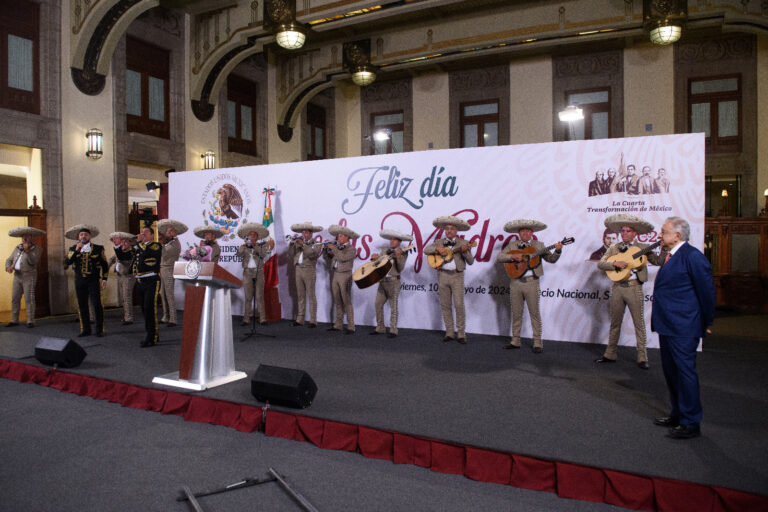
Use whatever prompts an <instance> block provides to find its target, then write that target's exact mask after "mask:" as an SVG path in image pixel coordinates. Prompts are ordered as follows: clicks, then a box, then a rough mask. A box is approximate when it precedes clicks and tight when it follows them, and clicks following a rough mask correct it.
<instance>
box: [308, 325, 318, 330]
mask: <svg viewBox="0 0 768 512" xmlns="http://www.w3.org/2000/svg"><path fill="white" fill-rule="evenodd" d="M307 327H309V328H310V329H314V328H315V327H317V324H309V325H308V326H307Z"/></svg>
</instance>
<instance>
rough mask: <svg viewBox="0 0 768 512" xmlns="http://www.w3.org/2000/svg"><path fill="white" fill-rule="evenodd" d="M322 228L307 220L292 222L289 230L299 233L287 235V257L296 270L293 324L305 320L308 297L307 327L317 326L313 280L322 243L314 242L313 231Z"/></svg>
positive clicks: (315, 278) (315, 279)
mask: <svg viewBox="0 0 768 512" xmlns="http://www.w3.org/2000/svg"><path fill="white" fill-rule="evenodd" d="M322 230H323V227H322V226H315V225H313V224H312V223H311V222H309V221H307V222H304V223H302V224H293V225H292V226H291V231H293V232H294V233H300V235H297V236H293V237H291V236H290V235H288V237H287V238H288V259H289V260H290V261H291V262H292V263H293V266H294V268H295V270H296V272H295V276H296V277H295V279H296V295H297V297H298V301H299V305H298V312H297V313H296V319H295V320H294V321H293V324H292V325H293V326H299V325H304V322H305V321H306V305H307V298H309V324H308V327H310V328H314V327H317V296H316V295H315V282H316V281H317V259H318V258H319V257H320V253H321V252H322V251H323V245H322V244H321V243H316V242H315V239H314V238H313V237H312V234H313V233H317V232H320V231H322Z"/></svg>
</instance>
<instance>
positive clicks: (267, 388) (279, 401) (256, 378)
mask: <svg viewBox="0 0 768 512" xmlns="http://www.w3.org/2000/svg"><path fill="white" fill-rule="evenodd" d="M251 394H252V395H253V396H254V397H255V398H256V400H258V401H259V402H269V403H270V404H275V405H283V406H286V407H295V408H299V409H304V408H305V407H309V405H310V404H311V403H312V400H314V399H315V395H316V394H317V385H316V384H315V381H313V380H312V377H310V376H309V374H308V373H307V372H305V371H304V370H294V369H292V368H281V367H279V366H268V365H266V364H261V365H259V367H258V368H256V372H255V373H254V374H253V379H251Z"/></svg>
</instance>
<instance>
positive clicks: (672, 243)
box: [651, 217, 715, 439]
mask: <svg viewBox="0 0 768 512" xmlns="http://www.w3.org/2000/svg"><path fill="white" fill-rule="evenodd" d="M690 233H691V228H690V225H689V224H688V222H687V221H686V220H684V219H681V218H680V217H669V218H668V219H667V220H666V222H665V223H664V225H663V226H662V227H661V238H662V246H663V247H664V248H666V249H667V250H669V256H667V258H666V262H665V263H664V265H662V267H661V269H660V270H659V272H658V274H656V281H655V288H654V292H653V313H652V315H651V329H652V330H653V331H654V332H657V333H659V348H660V349H661V364H662V368H663V369H664V378H665V379H666V381H667V388H668V389H669V398H670V401H671V402H672V409H671V412H670V413H669V416H666V417H663V418H656V419H655V420H654V424H656V425H659V426H661V427H669V428H670V431H669V436H670V437H672V438H674V439H690V438H692V437H698V436H699V435H701V430H700V424H701V417H702V413H701V400H700V398H699V377H698V375H697V374H696V349H697V347H698V346H699V339H700V338H701V337H702V336H704V335H705V334H706V333H707V332H708V329H707V327H709V326H710V325H712V320H713V319H714V317H715V286H714V282H713V279H712V268H711V267H710V265H709V261H707V258H706V256H704V254H702V253H701V251H699V250H698V249H696V248H694V247H693V246H692V245H690V244H689V243H688V239H689V238H690Z"/></svg>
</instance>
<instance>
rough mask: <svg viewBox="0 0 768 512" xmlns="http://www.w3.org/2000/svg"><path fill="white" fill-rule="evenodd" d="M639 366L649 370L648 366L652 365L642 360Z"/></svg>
mask: <svg viewBox="0 0 768 512" xmlns="http://www.w3.org/2000/svg"><path fill="white" fill-rule="evenodd" d="M637 366H638V368H640V369H641V370H647V369H648V368H650V366H648V363H647V362H645V361H640V362H639V363H637Z"/></svg>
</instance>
